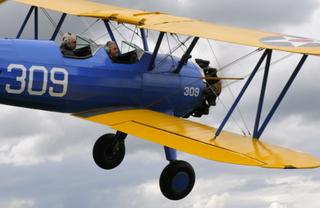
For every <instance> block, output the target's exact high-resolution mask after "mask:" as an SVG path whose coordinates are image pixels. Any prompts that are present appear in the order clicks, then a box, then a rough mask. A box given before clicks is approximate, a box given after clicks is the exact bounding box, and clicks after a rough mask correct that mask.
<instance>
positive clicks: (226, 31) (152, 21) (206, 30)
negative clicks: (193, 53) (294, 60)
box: [14, 0, 320, 55]
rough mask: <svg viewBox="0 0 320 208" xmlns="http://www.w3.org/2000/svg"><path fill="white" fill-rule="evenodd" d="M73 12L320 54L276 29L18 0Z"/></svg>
mask: <svg viewBox="0 0 320 208" xmlns="http://www.w3.org/2000/svg"><path fill="white" fill-rule="evenodd" d="M14 1H16V2H20V3H24V4H28V5H34V6H38V7H43V8H47V9H51V10H55V11H59V12H64V13H67V14H71V15H77V16H86V17H95V18H101V19H109V20H113V21H117V22H119V23H128V24H133V25H137V26H138V27H141V28H145V29H150V30H157V31H162V32H169V33H177V34H182V35H188V36H196V37H201V38H207V39H212V40H218V41H224V42H229V43H235V44H240V45H247V46H253V47H258V48H268V49H274V50H281V51H287V52H292V53H302V54H309V55H320V42H319V41H317V40H313V39H309V38H300V37H294V36H287V35H282V34H276V33H268V32H260V31H256V30H249V29H242V28H236V27H229V26H224V25H218V24H212V23H206V22H202V21H200V20H193V19H189V18H184V17H176V16H172V15H167V14H163V13H160V12H147V11H141V10H133V9H127V8H121V7H116V6H111V5H106V4H99V3H95V2H90V1H86V0H14Z"/></svg>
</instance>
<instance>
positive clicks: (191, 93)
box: [183, 87, 200, 97]
mask: <svg viewBox="0 0 320 208" xmlns="http://www.w3.org/2000/svg"><path fill="white" fill-rule="evenodd" d="M183 94H184V96H188V97H198V96H199V94H200V89H199V88H198V87H185V88H184V93H183Z"/></svg>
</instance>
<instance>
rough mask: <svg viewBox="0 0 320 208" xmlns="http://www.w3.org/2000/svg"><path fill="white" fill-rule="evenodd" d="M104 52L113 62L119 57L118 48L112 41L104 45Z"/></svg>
mask: <svg viewBox="0 0 320 208" xmlns="http://www.w3.org/2000/svg"><path fill="white" fill-rule="evenodd" d="M105 50H106V52H107V53H108V55H109V57H110V58H111V59H112V60H113V61H115V60H116V59H117V57H118V56H119V48H118V45H117V44H116V43H115V42H114V41H108V42H107V44H106V45H105Z"/></svg>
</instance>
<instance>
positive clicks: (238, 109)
mask: <svg viewBox="0 0 320 208" xmlns="http://www.w3.org/2000/svg"><path fill="white" fill-rule="evenodd" d="M207 41H208V44H209V46H210V49H211V52H212V54H213V56H214V58H215V60H216V63H217V66H218V69H219V70H218V71H221V68H220V63H219V61H218V58H217V56H216V54H215V52H214V50H213V47H212V45H211V43H210V41H209V40H207ZM255 51H257V50H255ZM255 51H254V52H255ZM252 53H253V52H251V53H249V54H250V55H252ZM244 57H248V54H247V55H245V56H242V57H240V59H239V58H238V59H237V60H235V61H233V62H231V64H228V65H226V66H231V65H232V64H235V63H236V62H238V61H240V60H242V59H244ZM226 82H227V83H228V81H227V80H226ZM227 88H228V91H229V92H230V94H231V96H232V100H233V101H235V100H236V97H235V95H234V93H233V92H232V90H231V88H230V86H227ZM219 101H221V98H219ZM236 109H237V112H238V113H239V116H240V119H241V121H242V123H243V125H244V127H245V129H246V131H247V133H248V135H250V136H251V132H250V130H249V127H248V124H247V122H246V120H245V118H244V116H243V113H242V112H241V109H240V107H239V105H237V107H236ZM241 131H242V132H244V131H243V130H242V129H241ZM244 135H246V134H244Z"/></svg>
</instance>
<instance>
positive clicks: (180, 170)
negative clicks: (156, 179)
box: [160, 160, 195, 200]
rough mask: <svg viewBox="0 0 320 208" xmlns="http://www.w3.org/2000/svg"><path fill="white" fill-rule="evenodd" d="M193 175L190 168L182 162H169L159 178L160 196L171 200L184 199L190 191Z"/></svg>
mask: <svg viewBox="0 0 320 208" xmlns="http://www.w3.org/2000/svg"><path fill="white" fill-rule="evenodd" d="M194 182H195V173H194V170H193V168H192V166H191V165H190V164H189V163H187V162H185V161H182V160H176V161H172V162H170V163H169V164H168V165H167V166H166V167H165V169H164V170H163V171H162V173H161V176H160V189H161V192H162V194H163V195H164V196H165V197H167V198H168V199H171V200H179V199H182V198H184V197H186V196H187V195H188V194H189V193H190V192H191V190H192V188H193V185H194Z"/></svg>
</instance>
